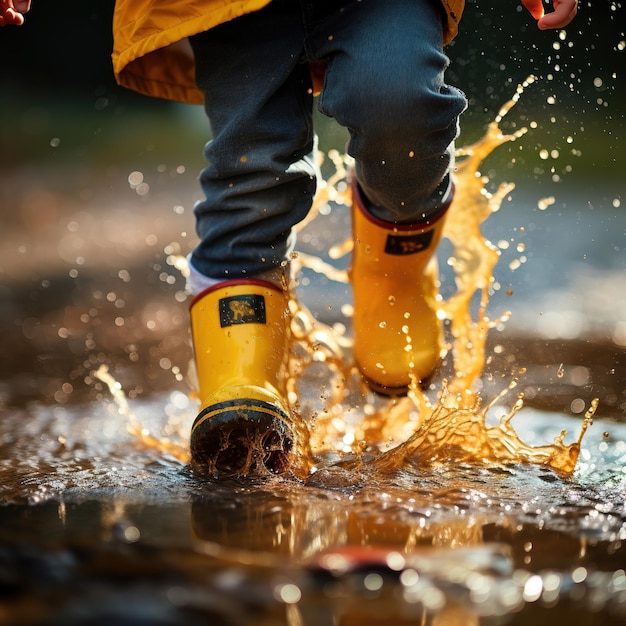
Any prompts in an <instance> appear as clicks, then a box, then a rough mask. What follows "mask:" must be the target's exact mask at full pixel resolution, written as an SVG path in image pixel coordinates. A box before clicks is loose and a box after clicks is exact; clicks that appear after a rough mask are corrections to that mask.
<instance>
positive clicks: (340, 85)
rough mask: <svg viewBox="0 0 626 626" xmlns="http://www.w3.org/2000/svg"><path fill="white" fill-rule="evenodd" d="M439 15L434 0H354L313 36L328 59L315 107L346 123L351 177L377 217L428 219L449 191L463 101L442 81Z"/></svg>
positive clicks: (443, 65) (443, 59) (443, 62)
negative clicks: (353, 163)
mask: <svg viewBox="0 0 626 626" xmlns="http://www.w3.org/2000/svg"><path fill="white" fill-rule="evenodd" d="M442 15H443V13H442V7H441V3H440V1H439V0H385V1H384V2H383V1H380V0H378V1H377V2H376V1H374V0H362V1H361V2H353V3H350V4H349V5H348V6H347V7H346V10H345V11H344V12H343V14H341V15H339V16H337V17H336V19H335V21H334V23H333V22H331V23H330V24H329V25H326V26H324V30H320V29H318V32H317V33H316V35H315V43H316V44H317V47H316V54H319V55H320V56H327V57H329V58H330V64H329V66H328V69H327V71H326V79H325V85H324V89H323V91H322V93H321V96H320V104H319V106H320V110H321V111H322V112H324V113H326V114H327V115H329V116H331V117H334V118H335V119H336V120H337V121H338V122H339V123H340V124H341V125H343V126H345V127H346V128H348V129H349V131H350V141H349V143H348V147H347V151H348V153H349V154H350V155H351V156H353V157H354V158H355V161H356V177H357V180H358V182H359V185H360V187H361V189H362V191H363V192H364V194H365V196H366V198H367V199H368V200H369V203H368V204H369V208H370V210H371V211H372V213H374V214H375V216H376V217H378V218H379V219H382V220H385V221H400V222H402V221H404V222H415V221H421V220H423V219H426V218H428V217H430V216H432V215H433V213H436V212H437V210H438V208H439V207H440V206H441V204H442V202H444V201H445V200H446V199H447V196H448V194H449V189H450V170H451V167H452V165H453V158H454V140H455V139H456V137H457V135H458V117H459V116H460V115H461V113H462V112H463V111H464V110H465V108H466V105H467V103H466V99H465V96H464V95H463V94H462V93H461V92H460V91H459V90H458V89H456V88H454V87H451V86H448V85H446V84H445V82H444V72H445V70H446V68H447V66H448V63H449V60H448V58H447V57H446V56H445V54H444V53H443V50H442V37H443V21H442ZM329 34H332V37H330V36H329ZM318 41H319V43H317V42H318ZM372 205H373V206H372Z"/></svg>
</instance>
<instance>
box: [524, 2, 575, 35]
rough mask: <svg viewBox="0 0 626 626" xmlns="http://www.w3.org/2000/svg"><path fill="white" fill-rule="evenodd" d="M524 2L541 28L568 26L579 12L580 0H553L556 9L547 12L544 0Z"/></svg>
mask: <svg viewBox="0 0 626 626" xmlns="http://www.w3.org/2000/svg"><path fill="white" fill-rule="evenodd" d="M522 4H523V5H524V6H525V7H526V8H527V9H528V10H529V11H530V14H531V15H532V16H533V17H534V18H535V19H536V20H537V26H538V27H539V28H540V29H541V30H546V29H547V28H563V27H564V26H567V25H568V24H569V23H570V22H571V21H572V20H573V19H574V17H575V16H576V13H577V12H578V0H552V4H553V5H554V11H552V13H548V14H545V13H544V10H543V3H542V0H522Z"/></svg>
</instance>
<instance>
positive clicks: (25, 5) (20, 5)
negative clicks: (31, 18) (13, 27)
mask: <svg viewBox="0 0 626 626" xmlns="http://www.w3.org/2000/svg"><path fill="white" fill-rule="evenodd" d="M13 6H14V7H15V10H16V11H19V12H20V13H28V12H29V11H30V0H14V2H13Z"/></svg>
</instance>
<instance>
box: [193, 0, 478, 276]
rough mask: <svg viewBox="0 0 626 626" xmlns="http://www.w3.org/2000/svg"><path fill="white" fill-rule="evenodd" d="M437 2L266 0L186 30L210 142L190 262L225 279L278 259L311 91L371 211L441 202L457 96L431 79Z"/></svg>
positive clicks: (293, 199)
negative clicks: (315, 86) (311, 68)
mask: <svg viewBox="0 0 626 626" xmlns="http://www.w3.org/2000/svg"><path fill="white" fill-rule="evenodd" d="M442 29H443V13H442V8H441V6H440V3H439V0H384V1H382V0H273V1H272V2H271V3H270V4H269V5H268V7H266V8H265V9H262V10H261V11H258V12H255V13H252V14H249V15H246V16H243V17H241V18H237V19H235V20H233V21H232V22H228V23H226V24H223V25H221V26H219V27H217V28H215V29H213V30H210V31H208V32H206V33H203V34H200V35H197V36H195V37H193V38H192V46H193V49H194V53H195V55H196V66H197V82H198V85H199V87H200V88H201V89H202V90H203V92H204V93H205V108H206V112H207V115H208V117H209V120H210V123H211V126H212V131H213V140H212V141H211V142H209V143H208V144H207V146H206V149H205V156H206V158H207V160H208V166H207V168H206V169H205V170H204V171H203V172H202V175H201V184H202V188H203V190H204V193H205V196H206V199H205V200H203V201H202V202H199V203H198V204H197V206H196V207H195V214H196V217H197V230H198V234H199V236H200V238H201V242H200V244H199V245H198V247H197V248H196V250H194V252H193V253H192V264H193V266H194V267H195V268H196V269H197V270H198V271H200V272H201V273H202V274H204V275H206V276H211V277H214V278H228V277H230V278H235V277H240V276H244V275H253V274H257V273H260V272H263V271H265V270H268V269H271V268H272V267H275V266H276V265H278V264H280V263H281V262H282V261H283V260H284V259H285V258H286V256H287V255H288V251H289V248H290V245H291V241H290V232H291V229H292V227H293V225H295V224H296V223H298V222H299V221H301V220H302V219H303V218H304V216H305V215H306V213H307V211H308V210H309V208H310V205H311V201H312V197H313V194H314V192H315V182H316V171H315V167H314V163H313V160H312V154H311V153H312V148H313V130H312V127H311V119H312V115H311V114H312V106H313V99H312V95H311V82H310V77H309V73H308V66H307V64H306V63H305V62H304V61H306V60H321V59H325V60H328V67H327V71H326V77H325V82H324V86H323V89H322V93H321V95H320V101H319V107H320V110H321V111H322V112H323V113H325V114H327V115H329V116H331V117H334V118H335V119H336V120H337V121H338V122H339V123H340V124H342V125H344V126H345V127H347V128H348V130H349V132H350V141H349V144H348V147H347V149H348V152H349V154H351V155H352V156H353V157H354V158H355V161H356V176H357V180H358V182H359V184H360V186H361V188H362V190H363V192H364V194H365V196H366V198H367V199H368V200H369V202H370V205H371V206H370V208H371V210H372V212H373V213H374V214H375V215H376V216H377V217H378V218H380V219H383V220H387V221H405V222H414V221H420V220H422V219H424V218H425V217H429V216H431V215H432V214H433V213H435V212H436V211H437V210H438V208H439V207H440V206H441V204H442V202H444V201H445V200H447V199H448V198H447V196H448V194H449V187H450V178H449V173H450V168H451V165H452V154H453V144H454V140H455V138H456V136H457V133H458V116H459V115H460V114H461V113H462V111H463V110H464V108H465V106H466V102H465V98H464V96H463V94H462V93H461V92H459V91H458V90H457V89H455V88H453V87H449V86H447V85H446V84H445V82H444V72H445V69H446V67H447V64H448V59H447V57H446V56H445V55H444V54H443V51H442V45H441V42H442Z"/></svg>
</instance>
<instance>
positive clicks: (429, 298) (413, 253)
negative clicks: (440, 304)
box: [350, 182, 446, 395]
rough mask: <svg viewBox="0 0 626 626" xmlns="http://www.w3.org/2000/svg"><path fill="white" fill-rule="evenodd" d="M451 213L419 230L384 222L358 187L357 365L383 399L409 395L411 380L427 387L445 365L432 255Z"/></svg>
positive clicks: (354, 211) (354, 214)
mask: <svg viewBox="0 0 626 626" xmlns="http://www.w3.org/2000/svg"><path fill="white" fill-rule="evenodd" d="M445 212H446V211H445V210H442V212H441V213H440V214H439V215H438V216H437V218H436V219H435V221H425V222H422V223H419V224H394V223H391V222H384V221H382V220H378V219H377V218H375V217H374V216H372V215H371V214H370V213H368V212H367V211H366V209H365V207H364V206H363V202H362V199H361V196H360V191H359V189H358V187H357V185H356V182H353V185H352V230H353V239H354V250H353V256H352V264H351V269H350V272H351V282H352V290H353V304H354V318H353V324H354V327H353V335H354V359H355V362H356V365H357V367H358V368H359V370H360V371H361V374H362V375H363V377H364V379H365V380H366V381H367V383H368V384H369V385H370V387H371V388H372V389H374V390H375V391H377V392H379V393H383V394H386V395H401V394H404V393H406V392H407V390H408V387H409V384H410V383H411V377H414V379H415V380H417V381H420V382H423V381H425V380H426V379H427V378H428V377H429V376H430V375H431V374H432V372H433V370H434V369H435V368H436V367H437V365H438V363H439V361H440V359H441V353H442V350H443V330H442V323H441V321H440V320H439V319H438V318H437V314H436V304H435V301H436V296H437V287H436V280H437V266H436V259H435V258H434V257H433V255H434V252H435V250H436V248H437V245H438V243H439V240H440V239H441V232H442V230H443V223H444V221H445V219H444V215H445Z"/></svg>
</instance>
